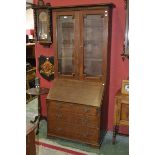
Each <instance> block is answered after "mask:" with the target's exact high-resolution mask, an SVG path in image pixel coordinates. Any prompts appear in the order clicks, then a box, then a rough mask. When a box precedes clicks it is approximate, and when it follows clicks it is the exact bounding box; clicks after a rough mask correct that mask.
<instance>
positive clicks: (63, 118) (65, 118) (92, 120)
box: [47, 111, 100, 128]
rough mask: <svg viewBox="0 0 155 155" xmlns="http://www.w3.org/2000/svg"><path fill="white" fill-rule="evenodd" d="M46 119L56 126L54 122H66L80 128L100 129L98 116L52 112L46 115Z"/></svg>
mask: <svg viewBox="0 0 155 155" xmlns="http://www.w3.org/2000/svg"><path fill="white" fill-rule="evenodd" d="M47 119H48V120H49V121H50V122H52V123H53V124H56V122H66V123H69V124H71V125H74V124H75V125H76V124H80V125H81V126H86V127H91V128H100V116H99V115H97V116H86V115H82V114H79V115H77V114H73V113H68V112H66V111H65V112H64V111H63V112H59V111H53V112H52V113H50V114H48V117H47Z"/></svg>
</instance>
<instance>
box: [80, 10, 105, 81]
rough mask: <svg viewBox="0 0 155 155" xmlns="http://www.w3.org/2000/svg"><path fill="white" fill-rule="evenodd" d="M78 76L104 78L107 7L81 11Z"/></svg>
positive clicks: (92, 78)
mask: <svg viewBox="0 0 155 155" xmlns="http://www.w3.org/2000/svg"><path fill="white" fill-rule="evenodd" d="M81 23H82V24H81V30H82V31H81V39H80V40H81V42H80V45H81V59H83V61H82V63H81V67H80V68H81V70H80V77H81V79H89V80H99V81H100V80H102V81H104V80H105V77H106V64H107V60H106V58H107V34H108V9H103V10H87V11H82V13H81Z"/></svg>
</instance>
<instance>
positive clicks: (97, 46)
mask: <svg viewBox="0 0 155 155" xmlns="http://www.w3.org/2000/svg"><path fill="white" fill-rule="evenodd" d="M110 21H111V9H110V7H109V6H97V7H87V8H85V7H81V8H80V7H78V8H69V9H67V10H66V9H54V10H53V30H54V31H53V36H54V37H53V39H54V51H55V77H60V78H62V77H63V78H73V79H78V80H95V81H105V80H106V71H107V62H108V56H107V55H108V53H109V48H108V47H109V42H108V41H109V38H110V35H109V32H110V24H109V23H110Z"/></svg>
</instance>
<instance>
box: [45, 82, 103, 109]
mask: <svg viewBox="0 0 155 155" xmlns="http://www.w3.org/2000/svg"><path fill="white" fill-rule="evenodd" d="M103 91H104V86H103V85H102V83H100V82H88V81H79V80H68V79H55V80H54V86H53V88H51V89H50V91H49V93H48V96H47V99H50V100H57V101H63V102H71V103H78V104H84V105H90V106H97V107H99V106H100V105H101V101H102V95H103Z"/></svg>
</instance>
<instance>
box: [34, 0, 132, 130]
mask: <svg viewBox="0 0 155 155" xmlns="http://www.w3.org/2000/svg"><path fill="white" fill-rule="evenodd" d="M34 2H35V3H37V0H34ZM44 2H50V3H51V5H52V6H53V7H54V6H68V5H81V4H97V3H109V2H112V3H113V4H115V6H116V8H114V9H113V16H112V18H113V19H112V43H111V65H110V88H109V112H108V129H109V130H112V122H113V115H114V96H115V93H116V92H117V90H118V89H120V88H121V82H122V80H123V79H127V78H128V76H129V62H128V60H125V61H122V58H121V56H120V54H121V53H122V51H123V41H124V31H125V10H124V0H95V1H94V0H78V1H77V0H44ZM35 49H36V58H38V57H39V56H40V55H41V54H43V55H46V56H52V55H53V47H52V46H51V48H43V46H41V45H39V44H37V45H36V47H35ZM36 63H37V64H38V60H36ZM37 76H39V77H40V78H41V86H44V87H47V88H50V87H52V82H48V81H46V80H44V79H43V78H42V77H41V76H40V75H39V73H38V71H37ZM45 98H46V96H43V97H42V107H43V109H42V113H43V115H46V103H45ZM122 131H123V132H127V129H126V128H125V129H122Z"/></svg>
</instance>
